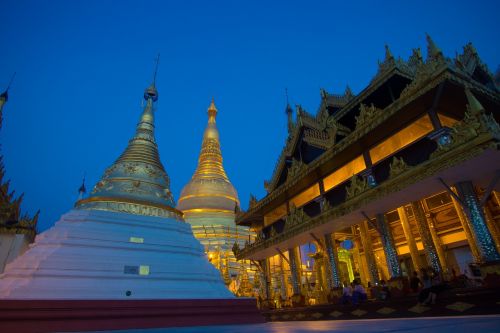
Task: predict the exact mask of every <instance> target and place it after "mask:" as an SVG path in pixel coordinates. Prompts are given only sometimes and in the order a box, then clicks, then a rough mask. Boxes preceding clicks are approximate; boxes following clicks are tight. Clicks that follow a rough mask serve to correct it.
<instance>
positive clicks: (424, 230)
mask: <svg viewBox="0 0 500 333" xmlns="http://www.w3.org/2000/svg"><path fill="white" fill-rule="evenodd" d="M411 208H412V210H413V217H414V218H415V221H416V222H417V227H418V232H419V233H420V239H421V241H422V245H423V246H424V251H425V253H426V257H427V262H428V264H429V265H430V266H431V267H432V269H434V271H435V272H436V273H438V274H441V273H442V271H443V269H442V266H441V261H442V260H444V258H440V256H439V254H438V249H437V248H436V247H438V245H436V244H434V240H433V237H432V234H431V230H430V227H429V224H428V223H427V218H426V217H425V210H424V206H423V205H422V202H420V201H414V202H412V203H411Z"/></svg>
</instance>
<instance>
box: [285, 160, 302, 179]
mask: <svg viewBox="0 0 500 333" xmlns="http://www.w3.org/2000/svg"><path fill="white" fill-rule="evenodd" d="M305 168H306V164H305V163H304V162H302V161H298V160H296V159H293V160H292V165H291V166H290V168H289V169H288V176H287V178H286V180H287V181H290V180H291V179H293V178H295V177H297V176H299V175H301V174H303V172H304V169H305Z"/></svg>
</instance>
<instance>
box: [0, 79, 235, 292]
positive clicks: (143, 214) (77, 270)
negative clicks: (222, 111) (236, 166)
mask: <svg viewBox="0 0 500 333" xmlns="http://www.w3.org/2000/svg"><path fill="white" fill-rule="evenodd" d="M144 98H145V99H146V101H147V105H146V107H145V108H144V112H143V113H142V116H141V118H140V120H139V123H138V124H137V129H136V133H135V135H134V137H133V138H132V139H131V140H130V141H129V144H128V146H127V148H126V150H125V151H124V152H123V154H122V155H121V156H120V157H119V158H118V159H117V161H116V162H115V163H114V164H113V165H112V166H111V167H109V168H108V169H107V170H106V172H105V173H104V175H103V177H102V179H101V180H100V181H99V182H98V183H97V185H96V186H95V188H94V189H93V191H92V193H91V194H90V196H89V197H88V198H84V199H81V200H79V201H78V202H77V203H76V205H75V208H74V209H73V210H71V211H69V212H68V213H67V214H64V215H63V216H62V217H61V219H60V220H59V221H57V222H56V223H55V225H54V226H53V227H52V228H51V229H49V230H47V231H45V232H43V233H42V234H40V235H39V236H37V238H36V241H35V243H34V244H33V245H32V246H31V248H30V249H29V250H28V251H27V252H26V253H25V254H24V255H22V256H21V257H18V258H17V259H16V260H14V261H13V262H12V263H10V264H9V265H7V267H6V270H5V272H4V274H2V275H1V276H0V277H1V279H0V299H45V300H47V299H73V300H74V299H79V300H82V299H95V300H98V299H106V300H114V299H118V300H119V299H228V298H233V297H234V296H233V295H232V294H231V293H230V292H229V290H228V289H227V288H226V287H225V285H224V282H223V280H222V278H221V275H220V273H219V272H218V271H217V270H216V269H215V267H214V266H213V265H211V264H210V263H209V262H208V260H207V258H206V256H205V253H204V249H203V247H202V246H201V244H200V243H199V241H198V240H196V239H195V237H194V236H193V233H192V232H191V227H190V225H189V224H188V223H185V222H184V221H183V218H182V213H181V212H180V211H178V210H176V209H175V208H174V207H175V203H174V200H173V198H172V194H171V192H170V189H169V185H170V184H169V183H170V182H169V178H168V176H167V174H166V172H165V169H164V167H163V165H162V163H161V162H160V159H159V154H158V149H157V145H156V142H155V138H154V120H153V119H154V118H153V115H154V102H156V100H157V99H158V93H157V90H156V88H155V84H154V83H153V84H152V85H151V86H150V87H149V88H148V89H146V91H145V93H144Z"/></svg>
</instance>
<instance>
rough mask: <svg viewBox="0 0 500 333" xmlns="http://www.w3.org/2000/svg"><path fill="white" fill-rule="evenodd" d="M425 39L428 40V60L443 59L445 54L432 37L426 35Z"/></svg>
mask: <svg viewBox="0 0 500 333" xmlns="http://www.w3.org/2000/svg"><path fill="white" fill-rule="evenodd" d="M425 38H426V39H427V60H429V59H438V58H442V57H443V52H442V51H441V49H440V48H439V47H437V45H436V43H434V41H433V40H432V38H431V36H430V35H429V34H428V33H425Z"/></svg>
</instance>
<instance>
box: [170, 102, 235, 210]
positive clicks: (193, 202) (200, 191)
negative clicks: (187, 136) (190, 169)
mask: <svg viewBox="0 0 500 333" xmlns="http://www.w3.org/2000/svg"><path fill="white" fill-rule="evenodd" d="M216 116H217V108H216V107H215V102H214V100H213V99H212V102H211V103H210V106H209V107H208V123H207V127H206V129H205V132H204V134H203V142H202V144H201V152H200V156H199V157H198V167H197V168H196V171H195V172H194V174H193V177H192V178H191V181H190V182H189V183H188V184H187V185H186V186H185V187H184V188H183V189H182V192H181V196H180V198H179V205H178V206H177V209H179V210H182V211H183V212H184V214H185V217H186V218H187V215H186V214H188V215H189V214H191V213H202V214H204V213H206V212H223V213H227V214H234V209H235V207H236V206H239V200H238V194H237V193H236V190H235V189H234V187H233V185H232V184H231V183H230V182H229V179H228V177H227V175H226V171H225V170H224V167H223V166H222V153H221V149H220V141H219V131H218V130H217V126H216V122H215V118H216Z"/></svg>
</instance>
